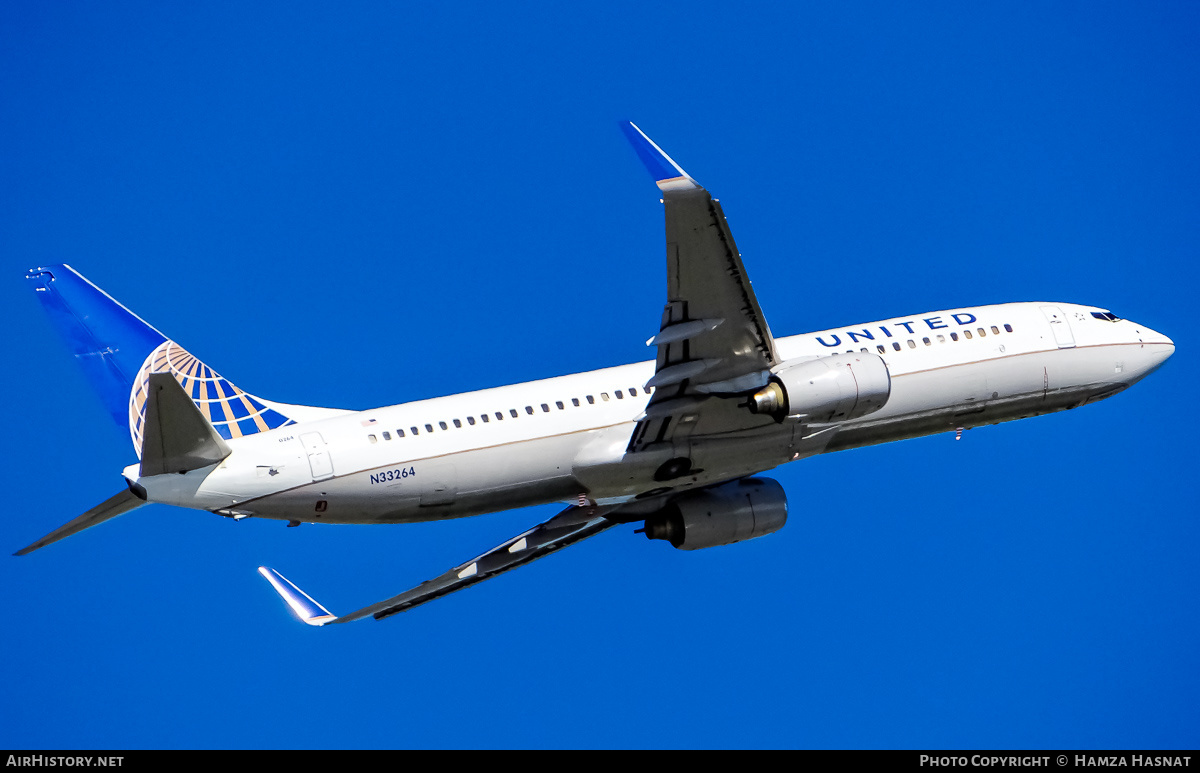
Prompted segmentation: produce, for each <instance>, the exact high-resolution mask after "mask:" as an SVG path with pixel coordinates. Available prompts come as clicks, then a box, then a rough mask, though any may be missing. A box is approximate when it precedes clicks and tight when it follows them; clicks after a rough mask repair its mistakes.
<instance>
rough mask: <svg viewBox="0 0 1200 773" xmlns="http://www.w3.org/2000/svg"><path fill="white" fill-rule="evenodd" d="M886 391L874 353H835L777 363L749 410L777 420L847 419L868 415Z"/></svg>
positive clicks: (888, 380)
mask: <svg viewBox="0 0 1200 773" xmlns="http://www.w3.org/2000/svg"><path fill="white" fill-rule="evenodd" d="M891 393H892V376H891V374H890V373H888V369H887V363H885V362H884V361H883V358H882V357H880V356H879V355H878V354H868V353H866V352H860V353H857V354H835V355H833V356H831V357H820V358H818V359H815V360H805V361H803V362H795V361H792V360H788V361H785V362H782V363H780V364H779V365H778V366H777V367H776V368H775V369H774V370H773V372H772V375H771V382H770V383H769V384H767V385H766V386H765V387H763V388H762V389H760V390H758V391H757V392H755V393H754V396H753V397H752V398H751V399H750V410H751V412H753V413H763V414H766V415H768V416H772V417H774V418H775V420H776V421H783V420H784V418H785V417H787V416H795V417H799V418H803V419H804V420H805V421H813V422H822V423H824V422H832V421H849V420H850V419H857V418H858V417H859V416H866V415H867V414H868V413H874V412H875V411H878V410H879V409H880V408H882V407H883V406H884V404H885V403H886V402H887V401H888V397H889V396H890V395H891Z"/></svg>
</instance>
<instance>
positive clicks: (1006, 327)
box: [1004, 325, 1012, 333]
mask: <svg viewBox="0 0 1200 773" xmlns="http://www.w3.org/2000/svg"><path fill="white" fill-rule="evenodd" d="M1004 332H1006V333H1011V332H1012V325H1005V326H1004Z"/></svg>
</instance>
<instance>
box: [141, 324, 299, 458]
mask: <svg viewBox="0 0 1200 773" xmlns="http://www.w3.org/2000/svg"><path fill="white" fill-rule="evenodd" d="M151 373H170V374H171V375H172V376H174V377H175V380H176V381H178V382H179V385H180V386H182V387H183V390H184V391H185V392H186V393H187V394H188V395H190V396H191V398H192V401H193V402H195V403H196V407H197V408H199V409H200V413H201V415H203V416H204V418H205V419H207V420H208V421H209V423H211V424H212V425H213V427H214V428H215V429H216V430H217V433H218V434H219V435H220V436H221V437H223V438H225V439H226V440H232V439H233V438H239V437H244V436H246V435H253V434H256V433H258V432H266V431H267V430H272V429H275V428H276V427H282V426H285V425H287V424H292V423H293V422H292V420H291V419H289V418H288V417H286V416H284V415H283V414H281V413H279V412H278V411H275V410H274V409H272V408H269V407H267V406H266V405H264V404H263V402H262V401H261V400H259V399H258V398H257V397H254V396H253V395H250V394H247V393H246V392H243V391H242V390H241V389H238V388H237V387H236V386H234V385H233V384H231V383H230V382H229V381H228V380H226V379H224V378H222V377H221V375H220V374H218V373H217V372H216V371H214V370H213V369H212V368H210V367H208V366H207V365H205V364H204V363H203V362H201V361H200V360H198V359H196V357H195V356H193V355H192V354H191V353H190V352H188V351H187V350H186V349H184V348H183V347H182V346H180V345H179V344H177V343H175V342H174V341H169V340H168V341H164V342H163V343H162V344H161V345H159V346H158V347H157V348H156V349H155V350H154V351H152V352H150V356H148V357H147V358H146V361H145V362H144V363H143V364H142V367H141V369H140V370H139V371H138V374H137V377H136V378H134V380H133V389H132V391H131V392H130V395H129V433H130V435H131V436H132V438H133V447H134V448H135V449H137V453H138V458H141V455H142V432H143V430H144V428H145V425H146V398H147V396H148V391H147V390H148V388H149V384H150V374H151Z"/></svg>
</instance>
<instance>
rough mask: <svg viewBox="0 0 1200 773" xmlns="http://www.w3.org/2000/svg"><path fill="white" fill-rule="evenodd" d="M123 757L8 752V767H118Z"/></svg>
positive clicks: (6, 765)
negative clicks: (17, 753)
mask: <svg viewBox="0 0 1200 773" xmlns="http://www.w3.org/2000/svg"><path fill="white" fill-rule="evenodd" d="M124 762H125V758H124V757H92V756H67V755H63V754H22V755H16V754H10V755H8V758H7V759H6V760H5V761H4V766H5V767H8V768H119V767H121V765H122V763H124Z"/></svg>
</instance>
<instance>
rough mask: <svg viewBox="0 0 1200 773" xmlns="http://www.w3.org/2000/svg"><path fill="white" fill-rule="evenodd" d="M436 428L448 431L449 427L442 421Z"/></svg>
mask: <svg viewBox="0 0 1200 773" xmlns="http://www.w3.org/2000/svg"><path fill="white" fill-rule="evenodd" d="M438 426H439V427H441V428H442V429H450V428H449V427H447V426H446V422H444V421H439V422H438Z"/></svg>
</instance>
